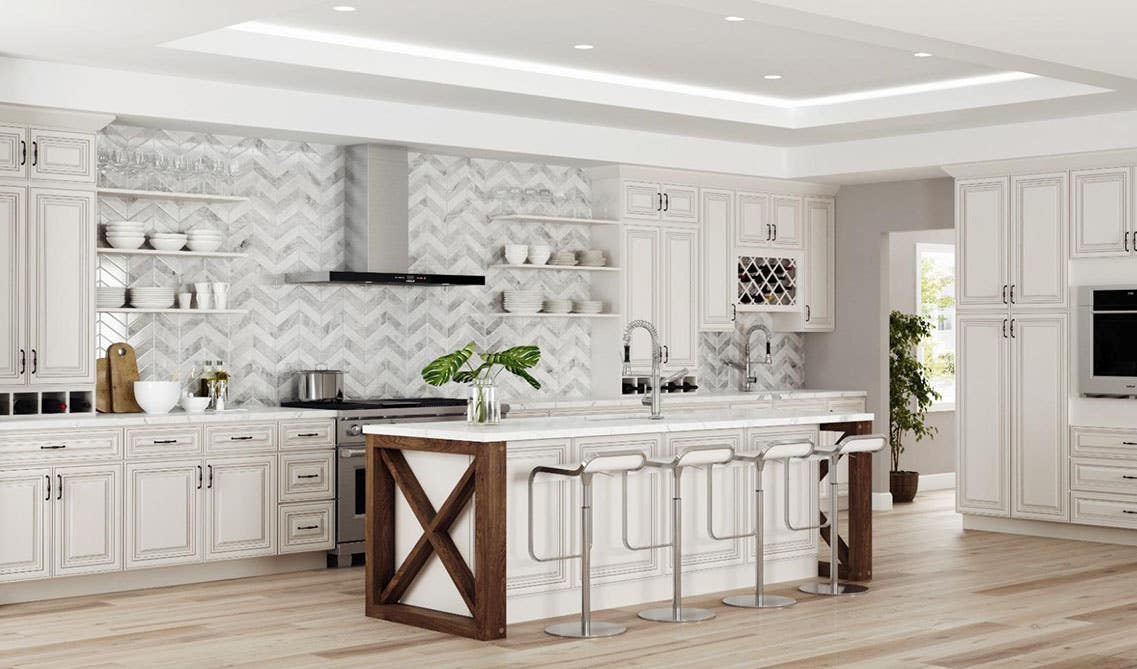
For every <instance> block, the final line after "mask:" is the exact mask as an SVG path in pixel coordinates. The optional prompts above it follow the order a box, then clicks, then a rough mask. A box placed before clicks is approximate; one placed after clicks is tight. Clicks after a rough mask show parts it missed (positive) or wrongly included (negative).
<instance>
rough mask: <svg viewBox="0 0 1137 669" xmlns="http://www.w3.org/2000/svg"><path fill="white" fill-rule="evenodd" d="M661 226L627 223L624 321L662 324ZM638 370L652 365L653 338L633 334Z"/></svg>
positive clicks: (632, 356)
mask: <svg viewBox="0 0 1137 669" xmlns="http://www.w3.org/2000/svg"><path fill="white" fill-rule="evenodd" d="M659 234H660V233H659V228H658V227H644V226H633V225H627V226H624V322H625V323H629V322H631V321H634V320H645V321H648V322H649V323H652V324H654V325H655V326H656V327H659V325H660V322H659V292H660V284H659V279H660V267H659ZM631 363H632V367H633V369H634V371H641V370H644V369H647V368H649V367H651V338H650V337H648V335H647V333H646V332H644V331H643V330H642V329H637V330H636V331H635V332H633V333H632V350H631Z"/></svg>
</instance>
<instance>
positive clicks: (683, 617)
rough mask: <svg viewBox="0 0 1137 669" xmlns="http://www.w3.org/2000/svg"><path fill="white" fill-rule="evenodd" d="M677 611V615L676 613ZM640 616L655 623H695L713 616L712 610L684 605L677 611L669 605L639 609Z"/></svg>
mask: <svg viewBox="0 0 1137 669" xmlns="http://www.w3.org/2000/svg"><path fill="white" fill-rule="evenodd" d="M676 613H678V615H676ZM639 615H640V617H641V618H643V619H644V620H650V621H652V622H657V623H697V622H702V621H704V620H710V619H711V618H714V617H715V613H714V611H708V610H707V609H696V608H691V607H689V606H684V607H682V608H680V609H679V611H678V612H676V611H675V610H673V609H672V608H671V607H670V606H667V607H660V608H658V609H647V610H646V611H640V614H639Z"/></svg>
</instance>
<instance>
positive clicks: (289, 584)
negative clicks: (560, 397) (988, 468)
mask: <svg viewBox="0 0 1137 669" xmlns="http://www.w3.org/2000/svg"><path fill="white" fill-rule="evenodd" d="M874 571H875V573H876V579H875V580H874V581H873V583H872V585H873V589H872V591H870V592H869V593H867V594H864V595H861V596H859V597H856V598H851V599H849V598H846V599H841V600H834V599H822V598H811V597H808V596H806V595H802V596H801V598H800V602H799V603H798V605H797V606H795V607H793V608H790V609H784V610H773V611H753V610H742V609H730V608H728V607H724V606H722V605H720V604H719V603H718V597H717V596H716V597H697V598H693V600H692V602H693V604H694V605H699V606H708V607H713V608H714V609H715V610H716V611H717V612H718V614H719V615H718V618H717V619H716V620H713V621H710V622H706V623H701V624H696V625H685V626H674V625H661V624H655V623H648V622H644V621H640V620H637V619H636V617H635V611H636V610H638V609H639V608H640V607H635V608H634V609H629V610H623V611H620V610H617V611H605V612H602V613H600V614H598V615H597V616H596V618H597V619H599V620H604V619H618V620H621V621H624V622H626V623H627V624H628V625H629V627H630V629H629V631H628V633H627V634H626V635H624V636H621V637H616V638H613V639H605V640H596V641H569V640H557V639H553V638H551V637H547V636H545V635H543V634H542V633H541V628H542V627H543V626H544V623H526V624H524V625H517V626H513V627H511V628H510V630H509V635H510V636H509V638H508V639H506V640H504V641H501V642H496V643H479V642H475V641H469V640H466V639H459V638H454V637H448V636H445V635H441V634H436V633H433V632H426V631H423V630H418V629H415V628H410V627H404V626H401V625H396V624H393V623H385V622H381V621H377V620H372V619H369V618H366V617H364V616H363V615H362V613H361V608H362V602H363V589H362V572H361V570H359V569H350V570H341V571H318V572H306V573H301V574H292V575H287V576H278V577H267V578H253V579H243V580H235V581H225V582H220V583H211V584H205V585H194V586H183V587H176V588H166V589H161V590H146V591H140V592H134V593H125V594H117V595H105V596H98V597H84V598H76V599H69V600H59V601H53V602H44V603H35V604H20V605H10V606H6V607H0V667H25V666H50V667H52V668H53V669H59V668H61V667H66V668H72V667H104V668H109V667H146V668H148V669H153V668H157V667H194V668H195V669H204V668H207V667H220V666H239V667H265V666H271V667H329V666H334V667H421V668H422V669H440V668H442V667H465V668H479V667H547V668H556V667H610V666H620V667H691V666H696V667H704V668H706V669H725V668H727V667H760V666H761V667H771V666H776V667H836V666H841V667H873V668H880V667H946V668H950V669H962V668H964V667H1046V668H1048V669H1059V668H1062V669H1072V668H1074V667H1092V668H1093V669H1114V668H1118V667H1135V666H1137V578H1134V576H1135V575H1137V548H1132V547H1120V546H1112V545H1106V544H1091V543H1078V542H1066V541H1056V540H1050V539H1036V538H1027V537H1015V536H1010V535H999V534H988V533H982V532H969V533H967V534H964V532H963V531H962V530H961V529H960V519H959V516H957V515H955V513H954V512H953V510H952V497H951V493H950V492H935V493H926V494H922V495H921V497H920V498H919V500H918V501H917V502H916V503H915V504H913V505H908V506H907V507H903V508H899V509H897V510H894V511H891V512H886V513H880V514H878V515H877V519H876V560H875V564H874ZM791 591H792V588H789V587H780V588H776V589H774V592H785V593H790V592H791Z"/></svg>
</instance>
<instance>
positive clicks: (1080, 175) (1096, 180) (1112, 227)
mask: <svg viewBox="0 0 1137 669" xmlns="http://www.w3.org/2000/svg"><path fill="white" fill-rule="evenodd" d="M1070 180H1071V184H1072V185H1073V188H1072V191H1073V195H1072V197H1073V208H1072V211H1073V217H1074V225H1073V227H1074V248H1073V253H1072V255H1073V257H1075V258H1093V257H1099V256H1123V255H1127V254H1128V253H1129V252H1130V251H1132V249H1133V241H1134V240H1132V239H1130V238H1129V232H1130V231H1131V230H1133V229H1134V226H1133V223H1132V221H1131V218H1132V216H1133V213H1132V206H1133V194H1132V192H1131V190H1130V189H1131V186H1130V168H1128V167H1111V168H1105V169H1096V170H1074V171H1073V172H1070Z"/></svg>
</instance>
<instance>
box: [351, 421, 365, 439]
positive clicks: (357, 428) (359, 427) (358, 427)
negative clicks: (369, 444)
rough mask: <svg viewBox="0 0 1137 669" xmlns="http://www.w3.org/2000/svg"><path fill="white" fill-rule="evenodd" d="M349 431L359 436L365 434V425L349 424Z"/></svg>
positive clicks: (352, 434) (354, 435)
mask: <svg viewBox="0 0 1137 669" xmlns="http://www.w3.org/2000/svg"><path fill="white" fill-rule="evenodd" d="M347 433H348V434H350V435H351V436H353V437H358V436H359V435H361V434H363V426H362V425H359V424H358V423H357V424H355V425H348V426H347Z"/></svg>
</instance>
